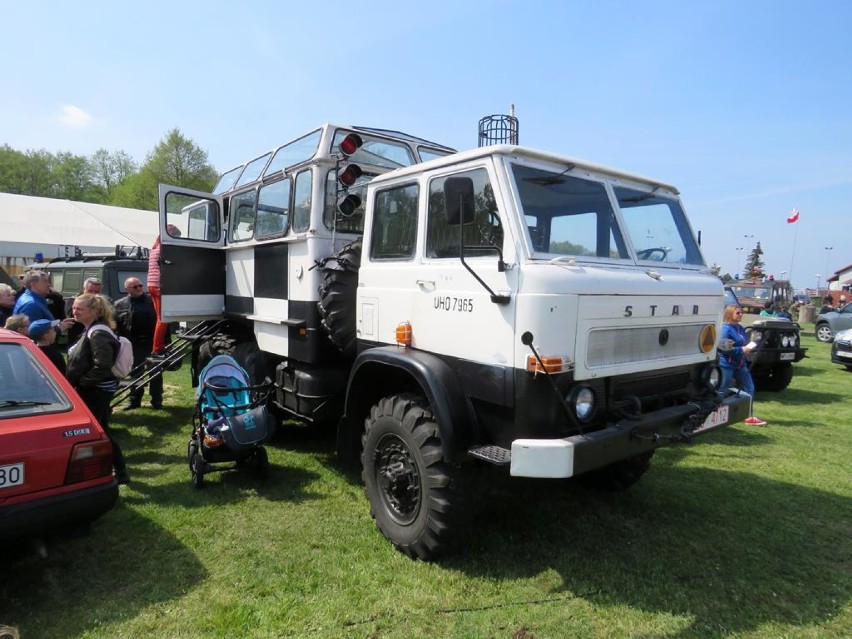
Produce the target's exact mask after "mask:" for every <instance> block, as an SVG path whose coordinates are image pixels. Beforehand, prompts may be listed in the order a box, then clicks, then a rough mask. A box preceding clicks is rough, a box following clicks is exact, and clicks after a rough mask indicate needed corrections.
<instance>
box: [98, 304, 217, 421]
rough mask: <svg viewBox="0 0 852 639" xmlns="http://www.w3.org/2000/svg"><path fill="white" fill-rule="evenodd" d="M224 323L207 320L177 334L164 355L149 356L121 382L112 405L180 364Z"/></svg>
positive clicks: (115, 404) (117, 403)
mask: <svg viewBox="0 0 852 639" xmlns="http://www.w3.org/2000/svg"><path fill="white" fill-rule="evenodd" d="M224 323H225V320H205V321H203V322H200V323H198V324H196V325H195V326H193V327H192V328H191V329H189V330H187V331H186V332H184V333H181V334H180V335H177V336H176V340H175V341H173V342H172V343H171V344H169V345H168V346H166V349H165V350H164V351H163V354H162V357H149V358H148V359H147V360H146V361H144V362H142V363H141V364H139V366H136V367H135V368H134V369H133V370H131V371H130V373H129V374H128V375H127V377H126V378H125V379H123V380H121V381H120V382H119V389H118V392H116V394H115V395H114V396H113V398H112V401H110V404H109V405H110V407H112V408H115V407H116V406H118V405H119V404H120V403H121V402H123V401H124V400H125V399H127V398H128V397H130V395H131V394H132V393H133V391H135V390H137V389H139V388H143V387H144V386H145V384H147V383H148V382H150V381H151V379H152V378H154V377H156V376H157V375H159V374H161V373H162V372H163V371H164V370H171V368H172V367H173V366H177V365H179V364H180V362H181V360H182V359H183V357H184V356H185V355H186V354H187V353H189V352H190V351H191V350H192V346H193V344H195V343H196V342H206V341H207V340H208V339H210V338H211V337H212V336H213V335H215V334H216V332H217V331H218V330H219V328H220V327H221V326H222V324H224Z"/></svg>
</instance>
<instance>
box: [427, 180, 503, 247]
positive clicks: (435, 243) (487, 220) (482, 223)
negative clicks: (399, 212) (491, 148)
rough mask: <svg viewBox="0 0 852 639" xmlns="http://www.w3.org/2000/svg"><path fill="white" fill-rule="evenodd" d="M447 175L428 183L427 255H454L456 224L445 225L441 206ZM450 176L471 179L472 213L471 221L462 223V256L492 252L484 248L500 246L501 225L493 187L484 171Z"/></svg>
mask: <svg viewBox="0 0 852 639" xmlns="http://www.w3.org/2000/svg"><path fill="white" fill-rule="evenodd" d="M447 177H448V176H445V177H440V178H436V179H434V180H432V181H431V183H430V184H429V220H428V222H427V226H426V256H427V257H458V256H459V227H458V226H451V225H449V224H447V216H446V212H445V209H444V181H445V180H446V179H447ZM452 177H469V178H471V179H472V180H473V189H474V199H475V206H476V213H475V215H474V221H473V223H471V224H466V225H465V226H464V244H465V252H464V254H465V257H468V256H478V255H494V252H493V251H491V250H487V249H485V248H484V247H489V246H497V247H500V248H502V247H503V226H502V224H501V222H500V216H499V214H498V212H497V202H496V200H495V199H494V189H493V188H492V187H491V182H490V180H489V179H488V171H486V170H485V169H474V170H472V171H464V172H463V173H457V174H456V175H454V176H452Z"/></svg>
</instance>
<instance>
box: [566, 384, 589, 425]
mask: <svg viewBox="0 0 852 639" xmlns="http://www.w3.org/2000/svg"><path fill="white" fill-rule="evenodd" d="M571 403H572V404H573V406H574V414H575V415H576V416H577V419H579V420H580V421H581V422H585V421H588V420H589V419H591V417H592V413H594V411H595V393H594V391H593V390H592V389H591V388H588V387H586V386H583V387H582V388H578V389H577V390H576V391H574V399H573V400H572V402H571Z"/></svg>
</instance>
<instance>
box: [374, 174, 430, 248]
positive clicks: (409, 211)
mask: <svg viewBox="0 0 852 639" xmlns="http://www.w3.org/2000/svg"><path fill="white" fill-rule="evenodd" d="M419 192H420V189H419V188H418V186H417V185H416V184H408V185H405V186H398V187H394V188H391V189H386V190H384V191H379V192H378V193H377V194H376V204H375V207H374V214H373V226H372V229H371V230H372V239H371V241H370V257H371V258H373V259H376V260H383V259H385V260H388V259H410V258H412V257H413V256H414V249H415V248H416V244H417V200H418V196H419Z"/></svg>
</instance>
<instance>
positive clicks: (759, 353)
mask: <svg viewBox="0 0 852 639" xmlns="http://www.w3.org/2000/svg"><path fill="white" fill-rule="evenodd" d="M728 304H736V305H737V306H739V305H740V304H739V300H738V298H737V295H736V293H734V291H732V290H731V289H730V288H728V287H725V306H727V305H728ZM743 326H744V328H745V330H746V334H747V335H748V337H749V339H750V340H751V341H753V342H755V343H757V345H758V347H757V348H756V349H755V350H753V351H752V352H750V353H749V354H748V355H746V359H747V360H748V366H749V369H750V370H751V376H752V379H753V380H754V387H755V388H756V389H757V390H759V391H782V390H784V389H785V388H787V386H789V385H790V382H791V381H792V380H793V364H794V363H796V362H799V361H801V360H802V359H803V358H804V357H805V356H806V352H807V349H806V348H802V343H801V338H800V332H801V327H800V326H799V325H798V324H797V323H796V322H793V321H790V320H786V319H773V318H769V317H759V318H758V319H754V320H751V321H750V323H744V324H743Z"/></svg>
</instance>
